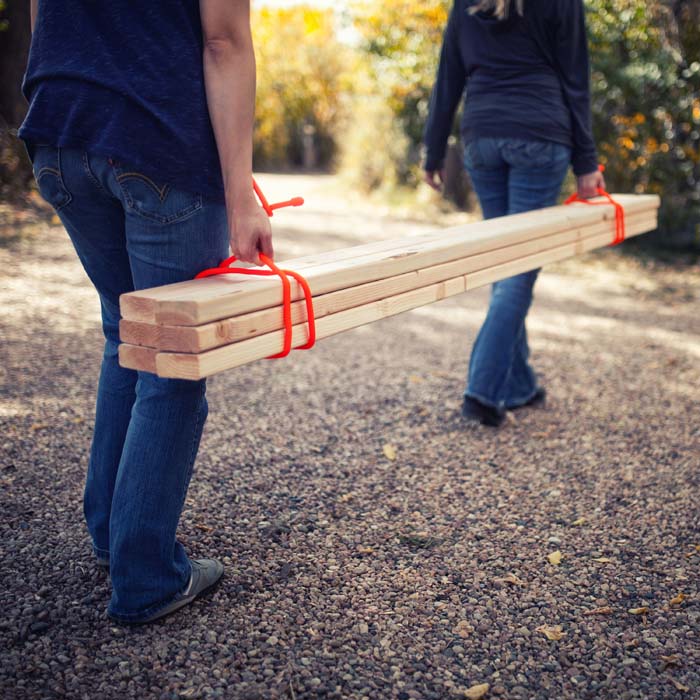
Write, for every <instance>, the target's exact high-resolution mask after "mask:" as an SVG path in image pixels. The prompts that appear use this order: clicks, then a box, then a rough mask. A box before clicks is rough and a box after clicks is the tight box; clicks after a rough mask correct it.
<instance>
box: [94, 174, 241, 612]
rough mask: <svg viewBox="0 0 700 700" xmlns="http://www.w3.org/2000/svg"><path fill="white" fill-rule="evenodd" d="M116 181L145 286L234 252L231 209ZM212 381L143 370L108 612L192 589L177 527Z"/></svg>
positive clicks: (120, 493) (121, 485)
mask: <svg viewBox="0 0 700 700" xmlns="http://www.w3.org/2000/svg"><path fill="white" fill-rule="evenodd" d="M109 167H110V173H109V180H108V181H109V184H110V186H111V187H112V188H113V191H114V193H115V194H116V195H118V196H119V197H121V200H122V202H123V205H124V208H125V214H126V218H125V231H126V242H127V251H128V255H129V260H130V264H131V271H132V276H133V280H134V286H135V288H136V289H142V288H146V287H152V286H157V285H162V284H169V283H172V282H177V281H181V280H186V279H191V278H192V277H194V275H195V274H196V273H197V272H199V271H200V270H202V269H204V268H206V267H211V266H213V265H215V264H217V263H218V262H220V261H221V260H222V259H223V258H224V257H226V255H227V253H228V226H227V220H226V211H225V207H224V205H223V204H211V203H207V202H205V201H203V200H202V198H201V197H200V196H198V195H196V194H191V193H186V192H181V191H178V190H173V189H170V188H169V187H168V186H167V184H164V183H160V182H155V181H153V180H152V179H150V178H148V177H146V176H144V175H142V174H140V173H138V172H135V171H134V170H133V169H131V168H129V167H127V166H121V165H119V164H110V166H109ZM207 410H208V409H207V402H206V398H205V382H204V381H198V382H191V381H184V380H177V379H160V378H158V377H156V376H155V375H152V374H149V373H147V372H139V373H138V381H137V383H136V399H135V402H134V404H133V408H132V413H131V421H130V423H129V427H128V430H127V434H126V437H125V441H124V447H123V451H122V455H121V461H120V464H119V471H118V475H117V480H116V484H115V489H114V496H113V499H112V512H111V520H110V553H111V567H110V572H111V576H112V583H113V594H112V600H111V602H110V606H109V612H110V614H111V615H112V616H114V617H116V618H118V619H122V620H125V621H138V620H139V619H144V618H146V617H149V616H150V615H152V614H154V613H155V612H157V611H158V610H159V609H160V608H162V607H164V606H165V605H167V604H168V603H169V602H171V600H172V599H173V598H174V597H175V596H176V595H177V594H178V593H179V592H180V591H181V590H182V589H183V588H184V587H185V586H186V585H187V583H188V579H189V575H190V565H189V560H188V558H187V555H186V554H185V551H184V549H183V547H182V545H181V544H180V543H179V542H178V541H177V539H176V530H177V525H178V522H179V519H180V515H181V512H182V507H183V504H184V500H185V495H186V493H187V488H188V486H189V482H190V478H191V476H192V470H193V465H194V461H195V458H196V455H197V451H198V448H199V442H200V439H201V436H202V430H203V427H204V422H205V420H206V417H207Z"/></svg>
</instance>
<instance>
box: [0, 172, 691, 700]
mask: <svg viewBox="0 0 700 700" xmlns="http://www.w3.org/2000/svg"><path fill="white" fill-rule="evenodd" d="M262 181H263V184H264V185H266V187H267V190H268V191H269V195H270V198H276V197H277V195H278V194H279V195H280V196H284V197H286V196H289V195H292V194H297V193H300V194H304V195H306V196H307V199H308V204H307V206H306V207H305V209H304V210H299V211H294V212H285V213H284V214H282V213H280V214H279V216H278V215H276V218H275V223H276V232H277V241H278V245H277V248H278V257H279V258H280V259H284V258H288V257H291V256H292V255H298V254H301V253H305V252H311V251H313V250H325V249H329V248H335V247H339V246H342V245H352V244H354V243H359V242H362V241H367V240H372V239H376V238H378V237H386V238H389V237H395V236H399V235H403V234H405V233H408V232H410V231H411V230H419V229H421V228H424V227H425V226H427V224H426V223H425V222H423V223H420V222H415V221H411V220H410V219H409V218H404V219H401V218H396V217H390V216H388V215H387V214H386V212H382V211H378V210H377V209H376V208H372V207H370V205H368V204H363V203H362V202H360V201H356V202H352V203H351V206H350V207H347V206H346V207H344V208H341V205H342V202H341V200H340V199H338V198H337V196H335V195H333V192H335V191H336V190H335V189H334V188H335V187H336V185H335V184H334V183H333V182H332V180H329V179H327V178H296V179H295V178H293V177H282V176H276V177H272V176H268V177H267V178H262ZM5 213H6V214H7V212H5ZM28 229H31V230H30V231H28V233H27V236H26V237H25V239H24V240H19V239H18V240H13V241H11V242H10V243H9V244H7V243H6V244H5V246H4V247H2V248H0V266H1V267H0V269H1V270H2V272H1V273H0V275H1V279H2V284H1V285H0V308H2V314H1V318H2V321H1V325H0V334H1V337H2V348H1V350H0V352H1V354H2V355H1V357H0V373H1V374H0V377H1V381H2V395H1V397H0V399H1V400H0V425H1V426H2V427H1V432H0V446H1V447H2V456H1V459H0V605H1V610H2V613H1V614H0V697H2V698H3V699H5V698H6V699H8V700H24V699H25V698H26V699H32V700H34V699H37V700H46V699H49V698H70V699H73V698H75V699H76V700H77V699H80V700H83V699H84V700H100V699H104V700H108V699H109V700H112V699H114V700H117V699H118V700H122V699H125V698H135V699H138V700H148V699H150V698H158V699H160V698H162V699H166V698H168V699H170V698H172V699H173V700H174V699H175V698H240V699H249V700H253V699H258V698H259V699H268V698H269V699H271V698H290V699H302V698H306V699H315V698H358V699H359V698H367V699H371V700H375V699H376V700H384V699H393V698H396V699H400V700H409V699H411V700H423V699H425V700H428V699H435V700H440V699H443V698H445V699H448V700H452V699H456V698H465V697H482V695H481V694H480V693H482V692H483V690H484V688H479V687H477V688H474V686H480V685H481V684H488V685H489V689H488V691H487V693H486V695H484V697H487V698H503V699H507V700H526V699H528V700H529V699H531V698H533V699H534V698H536V699H540V698H542V699H545V698H546V699H548V700H551V699H555V698H556V699H559V698H567V699H568V698H582V699H591V700H592V699H599V698H604V699H610V700H628V699H629V700H631V699H633V698H635V699H636V698H639V699H640V700H647V699H652V698H653V699H655V698H685V699H689V698H700V670H699V669H700V590H699V589H700V574H699V572H700V506H699V503H700V489H699V488H698V482H699V478H700V470H699V462H700V426H699V424H698V386H699V385H700V313H698V310H699V309H700V270H699V269H697V268H695V269H692V268H691V269H689V268H686V269H684V270H682V271H679V270H676V269H672V268H668V267H659V266H655V267H650V268H645V267H643V266H642V265H641V264H639V263H637V262H634V261H631V260H625V259H623V258H621V257H620V256H619V255H617V254H616V253H614V252H612V251H608V252H605V253H603V254H596V255H594V256H589V257H587V258H586V259H585V260H577V261H572V262H569V263H566V264H562V265H560V266H558V267H556V268H554V269H552V270H548V271H547V272H546V273H544V275H543V276H542V278H541V281H540V284H539V287H538V299H537V302H536V305H535V308H534V310H533V312H532V316H531V323H530V333H531V337H532V347H533V354H534V358H535V362H536V366H537V368H538V370H539V371H540V372H541V373H542V375H543V377H544V383H545V385H546V387H547V389H548V391H549V396H550V400H549V403H548V406H547V407H546V408H544V409H542V408H540V409H529V410H524V411H521V412H518V413H517V414H516V415H514V416H513V419H512V420H509V422H508V423H507V424H506V425H505V426H504V427H503V428H502V429H501V430H498V431H494V430H492V429H489V428H483V427H479V426H472V425H469V424H465V423H463V422H462V421H461V419H460V418H459V417H458V416H457V412H458V408H459V402H460V395H461V390H462V381H463V373H464V371H465V365H466V359H467V350H468V347H469V345H470V343H471V341H472V340H473V337H474V334H475V332H476V331H477V329H478V327H479V324H480V322H481V320H482V318H483V313H484V308H485V304H486V300H487V292H486V290H480V291H478V292H475V293H471V294H469V295H463V296H462V297H460V298H457V299H450V300H446V301H444V302H441V303H439V304H434V305H432V306H430V307H426V308H423V309H420V310H417V311H415V312H411V313H409V314H405V315H403V316H399V317H396V318H393V319H388V320H386V321H383V322H380V323H376V324H373V325H371V326H366V327H364V328H360V329H357V330H355V331H352V332H349V333H345V334H343V335H341V336H338V337H335V338H332V339H329V340H325V341H323V342H321V343H320V344H319V346H318V347H317V348H316V349H314V350H313V351H312V352H309V353H296V354H295V355H294V356H293V357H291V358H288V359H287V360H284V361H279V362H275V363H268V362H260V363H257V364H254V365H250V366H248V367H244V368H241V369H239V370H237V371H231V372H228V373H225V374H223V375H220V376H217V377H215V378H214V379H213V380H212V381H211V383H210V392H209V396H210V405H211V411H210V418H209V422H208V424H207V428H206V430H205V436H204V440H203V443H202V449H201V452H200V458H199V460H198V464H197V468H196V473H195V478H194V479H193V482H192V486H191V488H190V492H189V497H188V500H187V505H186V510H185V513H184V516H183V521H182V526H181V535H182V540H183V541H184V543H185V545H186V547H187V548H188V550H189V551H190V553H191V554H192V555H194V556H216V557H219V558H221V559H222V560H223V561H224V563H225V566H226V574H225V579H224V580H223V582H222V584H221V585H220V586H219V587H218V589H217V590H216V591H215V592H214V593H213V594H212V595H210V596H209V597H208V598H206V599H203V600H201V601H199V602H197V603H196V604H194V605H193V606H191V607H190V608H187V609H185V611H183V612H181V613H179V614H176V615H174V616H172V617H170V618H168V619H166V620H164V621H162V622H160V623H158V624H155V625H153V626H150V627H146V628H138V629H131V628H125V627H119V626H115V625H114V624H113V623H112V622H111V621H110V620H109V619H108V618H107V617H106V615H105V613H104V610H105V606H106V604H107V602H108V599H109V579H108V577H107V576H106V575H105V573H103V572H102V571H101V570H100V569H98V568H97V567H96V566H95V564H94V562H93V560H92V558H91V555H90V549H89V544H88V540H87V537H86V532H85V529H84V526H83V522H82V515H81V489H82V481H83V474H84V471H85V463H86V458H87V453H88V447H89V443H90V433H91V415H92V410H93V398H94V397H93V391H94V385H95V383H96V376H97V371H98V362H99V355H100V350H99V346H100V331H99V327H98V305H97V301H96V297H95V295H94V293H93V291H92V290H91V288H90V286H89V283H88V282H87V280H86V278H85V277H84V275H83V274H82V272H81V270H80V268H79V265H78V263H77V260H76V258H75V256H74V253H73V251H72V249H71V247H70V245H69V244H68V243H67V241H66V238H65V236H64V234H63V232H62V230H61V229H60V228H59V227H58V226H56V225H48V224H44V225H33V226H31V227H28ZM392 458H393V459H392ZM557 552H558V553H560V556H561V559H560V562H559V563H558V564H557V563H551V562H550V560H552V561H553V562H556V561H557V558H558V557H557ZM632 611H633V612H632ZM549 637H551V639H550V638H549Z"/></svg>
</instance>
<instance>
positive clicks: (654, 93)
mask: <svg viewBox="0 0 700 700" xmlns="http://www.w3.org/2000/svg"><path fill="white" fill-rule="evenodd" d="M450 4H451V3H449V2H445V1H443V0H431V1H430V2H425V3H418V2H412V1H411V0H390V1H389V2H385V3H381V4H380V3H370V2H359V1H358V2H356V3H355V4H354V5H352V8H351V13H352V17H353V21H354V26H355V28H356V30H357V32H358V34H359V36H360V43H359V47H358V48H359V50H360V51H361V52H362V53H363V54H364V56H365V59H366V64H365V65H366V74H367V82H368V83H369V84H370V85H371V86H372V88H371V90H370V93H371V94H372V95H373V96H375V97H379V98H381V99H383V100H384V101H385V103H386V105H388V107H389V110H390V112H391V113H392V114H393V115H394V118H395V119H396V122H397V123H398V125H399V127H400V131H401V134H402V135H403V139H402V140H399V143H398V144H396V145H395V146H394V148H392V149H389V148H385V149H383V153H385V154H386V155H385V161H386V162H385V167H381V166H380V164H379V162H378V159H379V158H380V156H381V154H380V155H378V154H377V153H376V152H374V151H373V149H372V139H371V138H370V137H369V134H371V133H377V132H378V130H379V129H385V130H386V129H387V126H386V124H385V120H386V113H385V112H381V111H380V110H374V111H373V112H372V114H370V115H368V114H366V113H365V112H363V111H361V110H360V115H361V116H360V117H359V119H358V123H357V124H356V127H355V128H356V129H359V130H362V129H364V130H365V131H366V132H367V134H368V136H367V137H366V138H365V139H364V140H363V139H356V140H355V141H354V142H353V143H354V147H355V148H356V149H357V148H361V147H362V144H363V143H365V144H366V147H367V148H369V150H370V151H372V152H371V153H370V152H366V153H364V154H363V153H362V152H360V151H357V150H356V151H355V153H354V154H353V156H352V159H350V161H349V162H351V163H352V162H355V163H362V162H365V161H369V160H371V162H372V163H373V166H372V172H373V173H375V174H380V173H383V174H382V175H381V177H382V178H383V179H384V180H385V181H386V182H387V183H390V182H396V183H399V184H409V185H410V184H414V183H415V182H417V180H418V176H419V156H420V143H421V137H422V129H423V125H424V123H425V118H426V115H427V109H428V101H429V97H430V91H431V89H432V84H433V81H434V78H435V69H436V65H437V59H438V52H439V48H440V45H441V41H442V31H443V28H444V25H445V22H446V19H447V12H448V9H449V5H450ZM586 6H587V9H588V28H589V36H590V45H591V62H592V110H593V122H594V132H595V137H596V142H597V144H598V148H599V152H600V157H601V161H602V162H603V163H604V164H605V165H606V167H607V170H606V179H607V181H608V185H609V188H610V189H611V190H617V191H631V192H635V191H636V192H643V191H645V192H658V193H659V194H661V195H662V199H663V208H662V214H661V226H660V232H661V237H662V241H663V242H664V243H673V244H677V245H687V244H691V245H692V244H694V245H696V246H697V247H700V0H674V1H673V2H671V0H654V1H652V2H649V1H648V0H586ZM372 115H374V116H372ZM373 118H376V119H377V120H378V121H377V122H376V123H375V122H373V121H372V119H373ZM384 133H385V135H386V132H384ZM397 149H399V150H402V151H403V157H401V158H397ZM344 162H345V163H347V162H348V160H347V159H346V160H344ZM363 177H364V176H360V177H357V178H355V180H356V181H360V182H364V183H365V184H369V183H372V184H373V185H374V184H376V177H372V178H365V179H364V180H363Z"/></svg>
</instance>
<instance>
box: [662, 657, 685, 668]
mask: <svg viewBox="0 0 700 700" xmlns="http://www.w3.org/2000/svg"><path fill="white" fill-rule="evenodd" d="M661 660H662V661H663V662H664V664H665V665H666V666H677V665H678V664H680V662H681V657H680V656H678V654H672V655H671V656H662V657H661Z"/></svg>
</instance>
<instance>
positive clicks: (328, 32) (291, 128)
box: [252, 6, 349, 168]
mask: <svg viewBox="0 0 700 700" xmlns="http://www.w3.org/2000/svg"><path fill="white" fill-rule="evenodd" d="M252 26H253V34H254V40H255V49H256V57H257V72H258V85H257V100H256V129H255V142H254V158H255V164H256V167H259V168H260V167H280V166H286V165H288V164H296V165H299V164H301V162H302V160H303V149H304V146H303V141H304V133H307V134H310V133H313V135H314V142H315V149H316V154H317V157H318V164H319V165H328V163H329V162H330V161H331V159H332V158H333V155H334V152H335V135H336V132H337V129H338V127H339V123H340V119H341V117H342V107H343V101H342V100H343V93H344V92H346V91H347V87H348V86H347V80H346V78H345V75H346V68H347V65H348V62H349V61H348V59H347V54H348V49H347V48H346V47H344V46H342V45H341V44H340V43H339V42H338V40H337V38H336V32H335V19H334V16H333V13H332V12H331V11H328V10H319V9H315V8H311V7H306V6H297V7H292V8H286V9H272V8H263V9H261V10H259V11H258V12H256V13H254V15H253V18H252Z"/></svg>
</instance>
